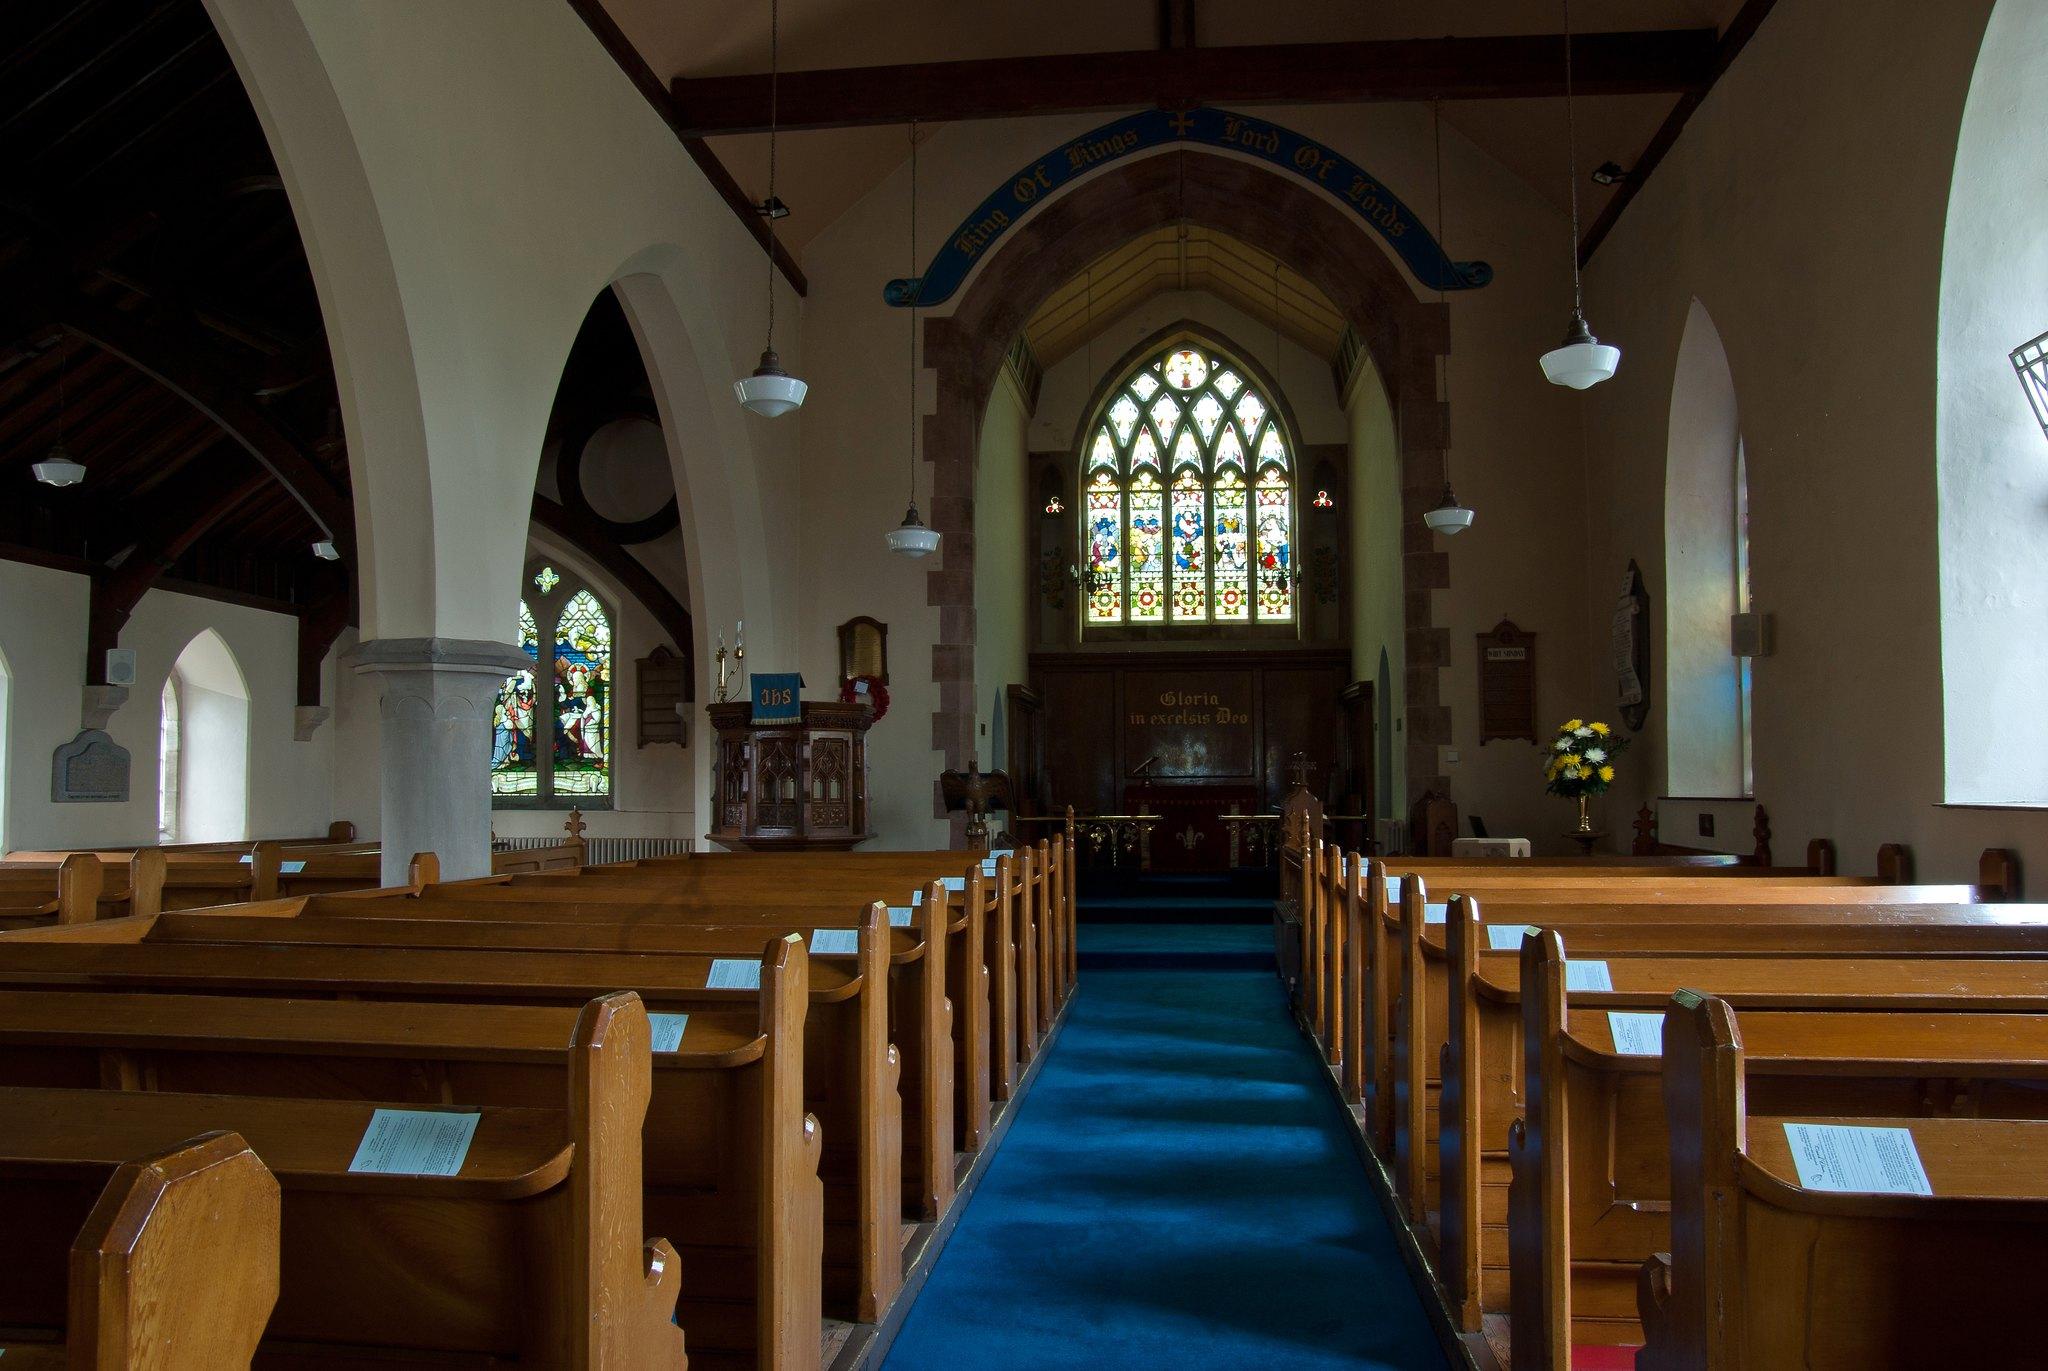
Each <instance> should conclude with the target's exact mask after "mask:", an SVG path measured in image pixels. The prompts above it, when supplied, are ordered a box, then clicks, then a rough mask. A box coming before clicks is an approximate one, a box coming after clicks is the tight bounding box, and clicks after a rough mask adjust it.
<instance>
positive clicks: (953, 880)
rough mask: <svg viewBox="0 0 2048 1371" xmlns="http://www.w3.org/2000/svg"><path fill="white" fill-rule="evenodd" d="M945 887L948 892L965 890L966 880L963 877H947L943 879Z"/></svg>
mask: <svg viewBox="0 0 2048 1371" xmlns="http://www.w3.org/2000/svg"><path fill="white" fill-rule="evenodd" d="M945 886H946V889H948V890H965V889H967V878H966V877H965V876H948V877H946V878H945Z"/></svg>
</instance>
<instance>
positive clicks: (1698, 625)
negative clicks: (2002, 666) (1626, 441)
mask: <svg viewBox="0 0 2048 1371" xmlns="http://www.w3.org/2000/svg"><path fill="white" fill-rule="evenodd" d="M1740 420H1741V415H1740V413H1739V411H1738V409H1737V407H1736V402H1735V381H1734V376H1733V373H1732V372H1731V371H1730V370H1729V366H1728V354H1727V352H1726V351H1725V350H1724V349H1723V348H1722V345H1721V335H1720V332H1719V331H1718V330H1717V329H1716V328H1715V327H1714V321H1713V319H1712V317H1711V316H1709V315H1708V313H1707V311H1706V307H1705V306H1704V305H1702V304H1701V303H1700V302H1699V301H1697V300H1695V301H1693V302H1692V308H1691V312H1690V313H1689V315H1688V316H1687V319H1686V325H1685V333H1684V335H1683V337H1682V338H1681V339H1680V341H1679V345H1678V369H1677V373H1676V375H1675V376H1674V377H1673V378H1672V384H1671V422H1670V435H1669V447H1668V450H1667V456H1666V462H1665V469H1664V598H1665V603H1666V605H1667V610H1666V613H1665V615H1664V674H1665V680H1666V687H1665V701H1666V703H1665V724H1666V727H1665V738H1664V741H1665V768H1666V770H1665V785H1666V791H1667V793H1668V794H1671V795H1679V796H1685V797H1687V798H1691V799H1736V798H1740V797H1742V796H1745V795H1748V794H1750V793H1752V790H1753V782H1752V778H1751V775H1750V756H1751V750H1750V744H1749V727H1750V700H1751V694H1750V669H1749V659H1748V658H1745V657H1737V656H1735V655H1734V654H1733V652H1731V651H1730V646H1731V644H1730V631H1731V628H1730V623H1729V620H1730V618H1731V616H1733V615H1735V614H1739V613H1743V612H1746V611H1747V610H1748V609H1749V607H1750V597H1749V478H1748V471H1747V463H1746V461H1745V459H1744V453H1743V446H1742V429H1741V422H1740Z"/></svg>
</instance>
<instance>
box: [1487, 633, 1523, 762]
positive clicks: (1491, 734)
mask: <svg viewBox="0 0 2048 1371" xmlns="http://www.w3.org/2000/svg"><path fill="white" fill-rule="evenodd" d="M1477 637H1478V639H1479V745H1480V746H1481V747H1484V746H1486V744H1488V743H1490V742H1492V741H1493V740H1494V739H1495V738H1527V739H1528V740H1529V741H1530V742H1532V743H1533V742H1535V741H1536V635H1535V634H1533V633H1524V632H1523V631H1522V630H1521V629H1519V628H1516V627H1515V626H1514V624H1512V623H1510V622H1509V621H1508V620H1506V619H1502V620H1501V621H1500V622H1499V623H1497V624H1495V625H1494V626H1493V632H1491V633H1481V634H1478V635H1477Z"/></svg>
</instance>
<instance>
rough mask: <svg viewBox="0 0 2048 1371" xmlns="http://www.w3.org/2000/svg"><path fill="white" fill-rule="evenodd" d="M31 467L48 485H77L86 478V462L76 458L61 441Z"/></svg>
mask: <svg viewBox="0 0 2048 1371" xmlns="http://www.w3.org/2000/svg"><path fill="white" fill-rule="evenodd" d="M31 469H32V470H33V471H34V472H35V474H36V479H37V480H38V481H41V482H42V483H43V484H44V485H46V486H60V487H61V486H75V485H77V484H78V483H79V482H80V481H83V480H84V479H85V464H84V463H83V462H80V461H77V460H76V459H74V458H73V457H72V455H71V454H70V453H68V452H66V451H65V450H64V446H63V444H61V443H60V444H58V445H57V446H56V447H53V448H51V449H50V452H49V455H48V456H46V457H44V458H43V460H42V461H40V462H37V463H36V464H35V466H34V467H33V468H31Z"/></svg>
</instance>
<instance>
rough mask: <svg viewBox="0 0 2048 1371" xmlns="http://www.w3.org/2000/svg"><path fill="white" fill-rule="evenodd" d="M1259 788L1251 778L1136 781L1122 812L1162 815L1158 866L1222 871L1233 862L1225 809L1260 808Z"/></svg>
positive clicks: (1156, 832)
mask: <svg viewBox="0 0 2048 1371" xmlns="http://www.w3.org/2000/svg"><path fill="white" fill-rule="evenodd" d="M1258 801H1259V791H1258V787H1257V786H1255V785H1252V784H1249V783H1245V782H1240V783H1236V784H1206V785H1205V784H1186V785H1133V786H1129V787H1127V788H1126V789H1125V791H1124V806H1123V812H1124V813H1126V814H1157V815H1159V816H1160V819H1159V823H1158V824H1156V825H1155V826H1154V827H1153V829H1152V834H1151V839H1152V841H1151V849H1152V854H1151V855H1152V869H1153V870H1154V871H1223V870H1226V869H1227V868H1228V867H1229V866H1230V829H1229V828H1228V826H1226V825H1225V824H1224V822H1223V816H1224V815H1225V814H1230V813H1237V814H1252V813H1256V812H1257V811H1258V807H1259V804H1258Z"/></svg>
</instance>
